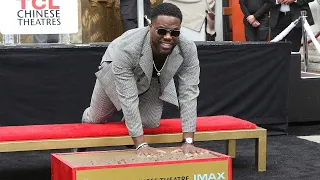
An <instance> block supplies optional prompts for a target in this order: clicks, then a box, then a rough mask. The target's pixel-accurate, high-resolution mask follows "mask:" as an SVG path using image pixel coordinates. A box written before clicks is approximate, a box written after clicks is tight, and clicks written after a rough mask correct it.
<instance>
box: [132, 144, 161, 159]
mask: <svg viewBox="0 0 320 180" xmlns="http://www.w3.org/2000/svg"><path fill="white" fill-rule="evenodd" d="M164 153H166V152H165V151H162V150H159V149H157V148H153V147H150V146H145V147H141V148H139V149H138V150H137V154H138V156H146V157H151V156H159V155H162V154H164Z"/></svg>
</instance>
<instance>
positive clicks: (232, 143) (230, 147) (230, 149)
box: [226, 139, 237, 158]
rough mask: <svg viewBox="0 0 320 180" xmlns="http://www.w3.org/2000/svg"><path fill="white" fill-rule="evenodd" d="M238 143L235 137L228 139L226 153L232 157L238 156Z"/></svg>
mask: <svg viewBox="0 0 320 180" xmlns="http://www.w3.org/2000/svg"><path fill="white" fill-rule="evenodd" d="M236 143H237V142H236V140H235V139H231V140H228V142H227V147H226V151H227V152H226V154H228V155H229V156H231V157H232V158H236V146H237V144H236Z"/></svg>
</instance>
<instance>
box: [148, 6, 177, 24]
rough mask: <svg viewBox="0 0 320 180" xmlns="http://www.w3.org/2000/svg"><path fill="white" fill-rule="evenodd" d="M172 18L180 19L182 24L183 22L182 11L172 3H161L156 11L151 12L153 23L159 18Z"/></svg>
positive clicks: (155, 8)
mask: <svg viewBox="0 0 320 180" xmlns="http://www.w3.org/2000/svg"><path fill="white" fill-rule="evenodd" d="M161 15H164V16H172V17H176V18H178V19H180V22H182V13H181V11H180V9H179V8H178V7H177V6H176V5H174V4H171V3H161V4H159V5H157V6H156V7H154V9H153V10H152V11H151V14H150V17H151V22H153V21H154V20H156V19H157V17H158V16H161Z"/></svg>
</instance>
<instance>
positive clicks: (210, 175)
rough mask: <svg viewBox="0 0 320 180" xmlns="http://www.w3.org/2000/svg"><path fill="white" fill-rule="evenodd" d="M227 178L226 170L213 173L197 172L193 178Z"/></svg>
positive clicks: (206, 179)
mask: <svg viewBox="0 0 320 180" xmlns="http://www.w3.org/2000/svg"><path fill="white" fill-rule="evenodd" d="M219 179H225V178H224V172H222V173H217V174H215V173H211V174H195V175H193V180H219Z"/></svg>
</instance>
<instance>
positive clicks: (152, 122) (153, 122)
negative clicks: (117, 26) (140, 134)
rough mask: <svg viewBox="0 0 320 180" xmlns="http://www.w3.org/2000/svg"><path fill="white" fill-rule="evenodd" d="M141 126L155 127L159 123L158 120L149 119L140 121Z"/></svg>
mask: <svg viewBox="0 0 320 180" xmlns="http://www.w3.org/2000/svg"><path fill="white" fill-rule="evenodd" d="M142 122H144V123H142V126H143V127H144V128H157V127H159V125H160V120H159V119H158V120H149V121H142Z"/></svg>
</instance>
